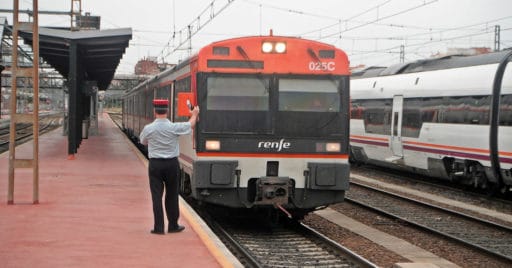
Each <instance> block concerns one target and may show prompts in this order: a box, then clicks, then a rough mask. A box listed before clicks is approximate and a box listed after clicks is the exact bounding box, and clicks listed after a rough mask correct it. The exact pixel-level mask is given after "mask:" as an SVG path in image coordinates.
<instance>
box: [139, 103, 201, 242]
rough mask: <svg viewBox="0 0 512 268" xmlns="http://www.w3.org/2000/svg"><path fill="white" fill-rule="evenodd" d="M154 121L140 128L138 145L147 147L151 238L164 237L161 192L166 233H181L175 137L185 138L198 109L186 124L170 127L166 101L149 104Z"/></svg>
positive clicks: (177, 147) (196, 116) (172, 123)
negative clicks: (181, 136) (151, 208)
mask: <svg viewBox="0 0 512 268" xmlns="http://www.w3.org/2000/svg"><path fill="white" fill-rule="evenodd" d="M153 106H154V114H155V120H154V121H153V122H152V123H150V124H148V125H146V126H144V129H143V130H142V132H141V133H140V141H141V143H142V144H144V145H147V146H148V156H149V168H148V174H149V187H150V190H151V198H152V202H153V216H154V226H153V230H151V233H152V234H165V224H164V215H163V208H162V196H163V193H164V190H165V212H166V214H167V220H168V221H169V226H168V229H167V231H168V232H169V233H176V232H181V231H183V230H184V229H185V227H184V226H181V225H179V224H178V218H179V207H178V190H179V174H180V173H179V172H180V170H179V163H178V158H177V157H178V155H179V144H178V136H180V135H187V134H190V133H191V132H192V129H193V128H194V127H195V125H196V122H197V118H198V114H199V107H197V106H196V107H195V108H194V109H193V110H191V111H190V112H191V116H190V119H189V120H188V122H180V123H174V122H171V121H170V120H169V119H167V111H168V106H169V101H168V100H165V99H155V100H153Z"/></svg>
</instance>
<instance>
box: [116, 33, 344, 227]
mask: <svg viewBox="0 0 512 268" xmlns="http://www.w3.org/2000/svg"><path fill="white" fill-rule="evenodd" d="M349 81H350V71H349V62H348V59H347V56H346V54H345V53H344V52H343V51H342V50H340V49H338V48H336V47H334V46H332V45H328V44H323V43H320V42H316V41H310V40H305V39H300V38H293V37H283V36H272V35H270V36H255V37H242V38H234V39H229V40H224V41H219V42H215V43H212V44H210V45H208V46H205V47H203V48H202V49H201V50H200V51H199V52H198V54H196V55H195V56H193V57H191V58H189V59H187V60H185V61H183V62H182V63H180V64H179V65H177V66H176V67H174V68H172V69H169V70H166V71H164V72H162V73H160V74H158V75H156V76H155V77H153V78H151V79H149V80H147V81H145V82H144V83H142V84H140V85H138V86H137V87H135V88H133V89H131V90H129V91H127V92H126V94H125V96H124V100H123V126H124V128H125V130H126V131H127V132H128V133H129V134H130V135H131V136H132V137H134V138H137V137H138V135H139V133H140V131H141V129H142V128H143V127H144V125H146V124H148V123H149V122H151V121H152V120H153V110H152V105H151V102H152V100H153V99H155V98H166V99H169V101H170V104H171V105H170V106H171V109H170V111H171V112H170V115H169V118H170V119H171V121H176V122H179V121H185V120H188V109H187V101H190V102H191V103H192V104H193V105H199V107H200V108H201V111H200V115H199V118H200V119H199V123H198V125H197V126H196V129H195V131H194V133H193V135H192V136H184V137H181V138H180V150H181V154H180V156H179V161H180V165H181V170H182V173H181V174H182V177H181V193H182V195H190V196H191V197H192V198H194V199H197V200H199V201H201V202H204V203H211V204H217V205H221V206H225V207H230V208H241V209H244V210H247V209H248V208H251V209H262V210H265V211H267V209H270V210H273V211H276V208H279V209H282V210H285V211H287V212H289V213H290V214H291V216H293V217H295V218H301V217H303V216H304V215H305V214H306V213H308V212H310V211H313V210H315V209H318V208H320V207H323V206H326V205H329V204H333V203H337V202H341V201H343V199H344V195H345V191H346V190H347V189H348V185H349V163H348V158H349V157H348V156H349V108H350V99H349Z"/></svg>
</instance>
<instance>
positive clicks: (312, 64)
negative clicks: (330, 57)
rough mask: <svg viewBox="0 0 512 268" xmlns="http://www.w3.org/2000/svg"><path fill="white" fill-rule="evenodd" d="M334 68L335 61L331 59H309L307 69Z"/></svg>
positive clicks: (325, 69)
mask: <svg viewBox="0 0 512 268" xmlns="http://www.w3.org/2000/svg"><path fill="white" fill-rule="evenodd" d="M335 69H336V63H335V62H333V61H330V62H319V61H310V62H309V70H310V71H334V70H335Z"/></svg>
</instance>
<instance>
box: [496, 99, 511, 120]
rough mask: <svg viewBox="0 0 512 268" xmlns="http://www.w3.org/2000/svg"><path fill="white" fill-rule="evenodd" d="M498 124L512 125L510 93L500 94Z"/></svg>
mask: <svg viewBox="0 0 512 268" xmlns="http://www.w3.org/2000/svg"><path fill="white" fill-rule="evenodd" d="M499 121H500V122H499V123H500V126H512V95H502V96H501V105H500V120H499Z"/></svg>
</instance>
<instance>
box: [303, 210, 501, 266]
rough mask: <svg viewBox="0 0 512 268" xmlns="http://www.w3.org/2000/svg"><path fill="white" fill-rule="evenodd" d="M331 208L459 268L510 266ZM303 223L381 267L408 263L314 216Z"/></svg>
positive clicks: (398, 225) (374, 217) (366, 215)
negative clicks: (459, 267)
mask: <svg viewBox="0 0 512 268" xmlns="http://www.w3.org/2000/svg"><path fill="white" fill-rule="evenodd" d="M331 208H332V209H334V210H336V211H339V212H342V213H343V214H345V215H347V216H349V217H351V218H353V219H355V220H358V221H360V222H362V223H364V224H366V225H368V226H371V227H373V228H375V229H378V230H380V231H383V232H386V233H388V234H390V235H393V236H396V237H399V238H401V239H404V240H406V241H408V242H410V243H411V244H414V245H416V246H418V247H421V248H423V249H425V250H428V251H430V252H432V253H433V254H436V255H437V256H439V257H442V258H445V259H447V260H449V261H451V262H453V263H455V264H457V265H459V266H461V267H503V268H505V267H511V264H510V263H503V262H500V261H498V260H496V259H494V258H493V257H490V256H487V255H482V254H480V253H479V252H477V251H475V250H472V249H469V248H466V247H464V246H461V245H458V244H456V243H453V242H450V241H446V240H444V239H442V238H439V237H437V236H435V235H432V234H430V233H427V232H423V231H420V230H417V229H415V228H413V227H410V226H408V225H406V224H404V223H402V222H400V221H398V220H393V219H387V218H384V217H382V216H380V215H378V214H375V213H373V212H369V211H366V210H364V209H362V208H359V207H357V206H354V205H351V204H348V203H341V204H336V205H333V206H331ZM304 223H306V224H308V225H310V226H312V227H314V228H315V229H317V230H319V231H320V232H322V233H324V234H325V235H327V236H328V237H330V238H331V239H333V240H335V241H336V242H338V243H340V244H342V245H344V246H346V247H347V248H349V249H351V250H352V251H354V252H356V253H357V254H359V255H361V256H363V257H365V258H367V259H368V260H370V261H372V262H373V263H375V264H376V265H378V266H380V267H392V266H393V264H394V263H397V262H410V261H409V260H407V259H405V258H403V257H401V256H399V255H397V254H395V253H393V252H391V251H389V250H387V249H385V248H383V247H382V246H380V245H377V244H375V243H373V242H372V241H369V240H367V239H365V238H363V237H361V236H359V235H357V234H354V233H352V232H350V231H348V230H346V229H344V228H342V227H339V226H337V225H335V224H333V223H331V222H329V221H327V220H325V219H323V218H321V217H319V216H317V215H314V214H310V215H308V216H307V217H306V218H305V220H304Z"/></svg>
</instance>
